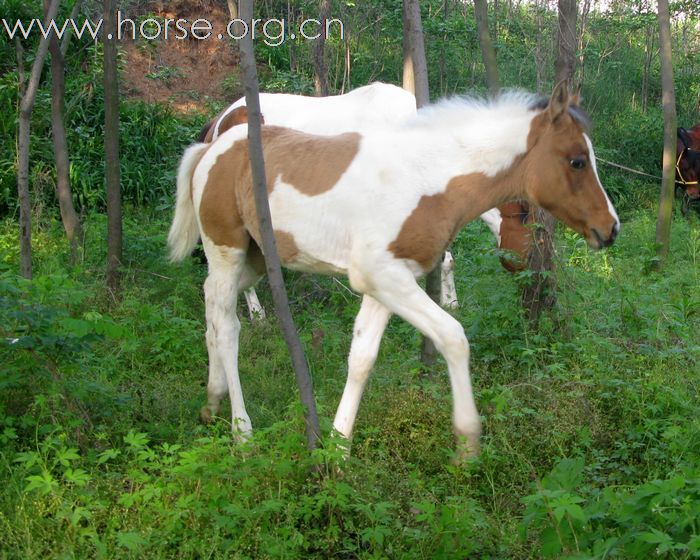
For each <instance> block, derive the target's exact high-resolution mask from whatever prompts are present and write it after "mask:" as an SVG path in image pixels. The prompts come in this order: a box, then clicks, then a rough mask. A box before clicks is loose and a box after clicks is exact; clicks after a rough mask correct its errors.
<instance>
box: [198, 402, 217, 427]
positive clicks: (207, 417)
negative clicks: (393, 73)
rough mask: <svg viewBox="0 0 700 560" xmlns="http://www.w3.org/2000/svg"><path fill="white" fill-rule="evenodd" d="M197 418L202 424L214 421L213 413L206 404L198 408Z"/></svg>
mask: <svg viewBox="0 0 700 560" xmlns="http://www.w3.org/2000/svg"><path fill="white" fill-rule="evenodd" d="M199 420H200V421H201V422H202V424H211V423H212V422H213V421H214V413H213V412H212V411H211V410H210V409H209V407H208V406H206V405H205V406H203V407H202V408H200V409H199Z"/></svg>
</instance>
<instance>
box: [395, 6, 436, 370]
mask: <svg viewBox="0 0 700 560" xmlns="http://www.w3.org/2000/svg"><path fill="white" fill-rule="evenodd" d="M403 9H404V26H405V27H404V31H403V32H404V87H405V86H406V84H408V85H409V86H410V85H412V86H413V88H412V90H413V93H414V94H415V96H416V106H417V107H418V108H419V109H420V108H421V107H423V106H425V105H427V104H428V103H430V88H429V86H428V64H427V62H426V59H425V42H424V39H423V23H422V21H421V16H420V5H419V3H418V0H404V2H403ZM407 61H410V63H407ZM407 70H408V75H407V74H406V72H407ZM411 79H412V83H411ZM406 89H409V88H406ZM409 91H410V89H409ZM441 276H442V275H441V271H440V265H438V266H436V267H435V268H434V269H433V270H431V271H430V272H429V273H428V275H427V276H426V278H425V291H426V292H427V293H428V295H429V296H430V298H431V299H432V300H433V301H436V302H438V303H439V302H440V287H441V286H440V284H441ZM436 356H437V350H436V349H435V344H433V341H432V340H430V339H429V338H428V337H427V336H424V337H423V342H422V344H421V361H422V362H423V364H424V365H425V366H427V367H430V366H432V365H433V364H434V363H435V359H436Z"/></svg>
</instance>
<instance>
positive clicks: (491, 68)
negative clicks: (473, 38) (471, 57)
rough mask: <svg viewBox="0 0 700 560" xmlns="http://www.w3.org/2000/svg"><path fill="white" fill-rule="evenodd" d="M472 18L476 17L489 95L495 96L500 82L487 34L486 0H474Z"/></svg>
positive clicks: (491, 44)
mask: <svg viewBox="0 0 700 560" xmlns="http://www.w3.org/2000/svg"><path fill="white" fill-rule="evenodd" d="M474 18H475V19H476V29H477V33H478V35H479V45H480V46H481V56H482V58H483V60H484V69H485V71H486V83H487V84H488V86H489V91H490V92H491V95H494V96H495V95H497V94H498V90H499V89H500V84H499V80H498V66H497V64H496V51H495V50H494V48H493V43H492V42H491V37H490V36H489V16H488V8H487V6H486V0H474Z"/></svg>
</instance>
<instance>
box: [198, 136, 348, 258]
mask: <svg viewBox="0 0 700 560" xmlns="http://www.w3.org/2000/svg"><path fill="white" fill-rule="evenodd" d="M360 138H361V137H360V135H359V134H357V133H347V134H340V135H338V136H329V137H325V136H315V135H310V134H305V133H303V132H299V131H296V130H291V129H286V128H281V127H277V126H265V127H263V129H262V143H263V153H264V158H265V174H266V177H267V191H268V195H269V194H270V193H271V192H272V190H273V189H274V185H275V183H276V181H277V179H278V178H280V179H281V180H282V181H283V182H285V183H288V184H290V185H292V186H293V187H294V188H295V189H297V190H298V191H299V192H302V193H304V194H306V195H308V196H316V195H319V194H322V193H324V192H327V191H329V190H330V189H332V188H333V187H334V186H335V184H336V183H337V182H338V180H339V179H340V177H341V176H342V175H343V173H345V171H346V170H347V168H348V167H349V166H350V164H351V163H352V161H353V160H354V158H355V156H356V155H357V152H358V151H359V144H360ZM199 216H200V220H201V223H202V229H203V230H204V233H205V234H206V235H207V236H208V237H209V238H211V239H212V241H214V243H216V244H217V245H225V246H228V247H239V248H242V249H245V248H247V247H248V241H249V236H252V237H253V239H254V240H255V241H256V242H257V243H258V245H260V242H261V240H260V232H259V227H258V218H257V211H256V209H255V199H254V196H253V178H252V174H251V171H250V164H249V156H248V140H247V139H241V140H238V141H237V142H234V144H233V145H232V146H231V147H230V148H229V149H228V150H226V151H225V152H223V153H222V154H220V155H219V156H218V157H217V159H216V161H215V162H214V165H212V167H211V169H210V170H209V175H208V177H207V182H206V184H205V186H204V191H203V193H202V201H201V203H200V207H199ZM292 240H293V238H292ZM286 241H287V240H285V243H286ZM294 246H295V247H296V245H294ZM285 249H288V250H289V255H292V254H295V253H293V250H292V246H291V245H290V244H287V246H286V247H285ZM296 252H298V249H297V251H296Z"/></svg>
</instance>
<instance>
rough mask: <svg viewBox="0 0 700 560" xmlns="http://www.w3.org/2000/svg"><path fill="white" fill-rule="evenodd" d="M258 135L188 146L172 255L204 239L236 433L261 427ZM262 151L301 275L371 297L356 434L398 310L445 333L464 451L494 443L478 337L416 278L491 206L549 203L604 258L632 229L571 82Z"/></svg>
mask: <svg viewBox="0 0 700 560" xmlns="http://www.w3.org/2000/svg"><path fill="white" fill-rule="evenodd" d="M246 128H247V127H246V126H245V125H242V126H238V127H234V128H232V129H231V130H229V131H228V132H226V133H225V134H224V135H222V136H221V137H220V138H219V139H218V140H217V141H216V142H214V143H213V144H196V145H194V146H191V147H190V148H188V149H187V151H186V152H185V154H184V156H183V158H182V162H181V164H180V168H179V171H178V180H177V204H176V211H175V217H174V219H173V224H172V227H171V230H170V234H169V237H168V242H169V245H170V249H171V257H172V259H173V260H181V259H183V258H185V257H186V256H187V255H188V254H189V253H190V252H191V251H192V249H193V248H194V246H195V244H196V242H197V238H198V237H199V236H200V235H201V238H202V242H203V246H204V250H205V253H206V255H207V259H208V261H209V275H208V277H207V279H206V281H205V284H204V292H205V300H206V315H207V335H206V340H207V349H208V351H209V383H208V388H207V393H208V402H207V405H206V406H205V407H204V409H203V412H204V414H205V415H212V414H215V413H216V412H217V411H218V408H219V403H220V400H221V398H223V396H224V395H225V394H226V392H227V391H228V393H229V395H230V398H231V409H232V410H231V414H232V423H233V426H234V429H235V430H236V431H237V432H238V433H239V434H240V435H241V436H242V437H245V436H246V435H247V434H249V433H250V432H251V429H252V426H251V423H250V418H249V416H248V413H247V412H246V409H245V404H244V401H243V395H242V392H241V384H240V379H239V372H238V359H237V354H238V337H239V331H240V322H239V321H238V319H237V317H236V304H235V300H236V295H237V294H238V293H239V292H240V291H241V290H242V289H245V288H246V287H248V286H250V285H252V283H253V282H255V281H256V280H257V278H258V277H259V276H260V275H261V274H262V273H263V272H264V268H263V267H261V266H260V258H259V257H260V249H259V247H260V245H261V241H260V232H259V229H258V223H257V217H256V212H255V206H254V201H253V193H252V190H253V187H252V179H251V172H250V166H249V163H248V143H247V139H246V136H247V130H246ZM262 138H263V151H264V156H265V164H266V171H267V177H268V191H269V197H270V209H271V212H272V222H273V224H274V230H275V236H276V240H277V246H278V249H279V253H280V258H281V260H282V262H283V264H284V265H285V266H287V267H289V268H293V269H297V270H304V271H308V272H318V273H322V274H345V275H347V276H348V278H349V281H350V285H351V286H352V288H353V289H354V290H356V291H358V292H360V293H361V294H362V295H363V297H362V303H361V306H360V311H359V313H358V315H357V317H356V319H355V326H354V330H353V339H352V344H351V348H350V354H349V357H348V378H347V382H346V385H345V389H344V391H343V395H342V398H341V401H340V405H339V407H338V411H337V413H336V416H335V420H334V423H333V425H334V427H335V429H336V430H337V431H338V432H339V433H340V434H342V435H343V436H345V437H346V438H348V439H349V438H350V437H351V436H352V432H353V426H354V423H355V418H356V415H357V410H358V407H359V404H360V399H361V396H362V393H363V390H364V388H365V385H366V382H367V379H368V377H369V373H370V370H371V369H372V366H373V365H374V362H375V359H376V357H377V352H378V349H379V343H380V340H381V337H382V334H383V332H384V329H385V327H386V325H387V322H388V320H389V317H390V316H391V314H392V313H395V314H397V315H399V316H400V317H402V318H403V319H404V320H406V321H408V322H409V323H411V324H412V325H413V326H414V327H416V328H417V329H418V330H419V331H421V332H422V333H423V334H425V335H426V336H428V337H430V338H431V339H432V340H433V341H434V342H435V346H436V348H437V349H438V351H440V352H441V353H442V355H443V356H444V357H445V360H446V363H447V368H448V372H449V377H450V384H451V388H452V395H453V407H452V411H453V424H454V430H455V433H456V435H457V437H458V451H459V453H460V455H461V454H466V455H470V454H475V453H477V452H478V449H479V436H480V433H481V422H480V419H479V414H478V412H477V408H476V404H475V402H474V397H473V394H472V386H471V380H470V374H469V344H468V341H467V338H466V336H465V334H464V329H463V328H462V326H461V325H460V324H459V322H458V321H457V320H456V319H455V318H454V317H452V316H451V315H450V314H449V313H447V312H446V311H445V310H443V309H442V308H441V307H440V306H439V305H437V304H436V303H435V302H433V301H432V300H431V299H430V298H429V297H428V296H427V295H426V293H425V292H424V291H423V290H422V289H421V288H420V286H419V285H418V283H417V279H418V278H419V277H421V276H423V275H424V274H426V273H427V272H428V271H429V270H430V269H431V268H432V267H433V266H434V265H435V263H436V262H437V261H438V260H439V259H440V257H441V255H442V252H443V251H444V250H445V247H447V245H448V244H449V243H450V242H451V241H452V239H453V238H454V237H455V235H456V234H457V233H458V232H459V230H460V229H461V228H462V227H463V226H464V225H465V224H466V223H467V222H469V221H470V220H472V219H474V218H476V217H478V216H479V214H481V213H482V212H485V211H486V210H488V209H489V208H493V207H495V206H498V205H499V204H502V203H504V202H507V201H509V200H516V199H524V200H527V201H529V202H530V203H532V204H536V205H538V206H541V207H543V208H545V209H547V210H549V211H550V212H551V213H552V214H553V215H554V216H556V217H557V218H559V219H560V220H562V221H563V222H564V223H565V224H567V225H568V226H570V227H571V228H573V229H574V230H576V231H577V232H579V233H580V234H581V235H583V236H584V237H585V239H586V241H587V242H588V244H589V245H590V246H591V247H592V248H594V249H601V248H603V247H606V246H608V245H610V244H611V243H613V241H614V240H615V237H616V236H617V233H618V230H619V227H620V222H619V219H618V217H617V214H616V213H615V210H614V208H613V206H612V204H611V203H610V200H609V199H608V197H607V195H606V194H605V191H604V190H603V187H602V186H601V184H600V181H599V179H598V176H597V173H596V166H595V156H594V154H593V146H592V144H591V142H590V140H589V138H588V136H587V135H586V119H585V117H584V116H583V114H582V112H581V111H580V109H579V108H578V107H577V106H576V105H575V104H572V102H571V101H570V99H569V95H568V92H567V89H566V86H565V85H564V84H560V85H559V86H557V88H555V91H554V93H553V95H552V97H551V99H550V100H549V101H548V102H547V101H545V102H544V103H543V102H540V101H538V100H537V99H536V98H534V97H533V96H530V95H527V94H510V95H505V96H502V97H501V98H499V99H498V100H496V101H493V102H488V103H487V102H479V101H474V100H466V99H455V100H450V101H445V102H443V103H440V104H437V105H435V106H432V107H428V108H426V109H424V110H421V111H419V113H418V115H417V116H416V117H414V118H413V119H412V120H410V121H409V122H407V123H405V124H402V125H396V126H394V127H391V128H386V129H383V130H376V131H372V132H366V133H362V134H359V133H346V134H341V135H338V136H332V137H320V136H313V135H309V134H305V133H302V132H298V131H294V130H289V129H285V128H280V127H274V126H265V127H263V133H262Z"/></svg>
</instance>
